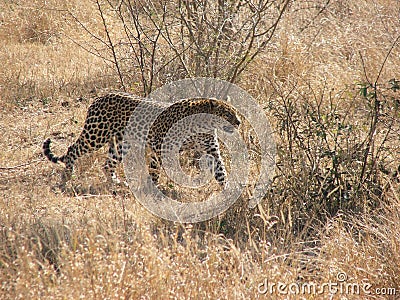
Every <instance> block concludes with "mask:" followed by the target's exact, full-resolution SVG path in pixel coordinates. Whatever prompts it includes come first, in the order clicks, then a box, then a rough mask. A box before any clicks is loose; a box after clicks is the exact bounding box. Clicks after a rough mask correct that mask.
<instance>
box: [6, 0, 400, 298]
mask: <svg viewBox="0 0 400 300" xmlns="http://www.w3.org/2000/svg"><path fill="white" fill-rule="evenodd" d="M324 3H328V5H326V6H324ZM67 10H68V11H69V12H73V14H74V15H75V16H76V17H77V18H79V20H81V21H82V22H84V23H85V24H86V25H87V26H90V28H91V30H93V32H96V33H97V34H99V36H101V35H102V34H104V32H103V28H102V25H101V20H100V18H99V15H98V12H97V11H96V6H95V5H94V3H93V2H91V1H69V2H68V4H64V2H62V1H59V0H52V1H39V0H36V1H30V2H29V4H27V3H26V2H25V1H4V0H3V1H1V2H0V40H1V44H2V47H1V48H0V61H1V62H2V67H1V68H0V69H1V72H0V97H1V98H0V105H1V108H0V131H1V133H2V134H1V139H0V143H1V152H0V174H1V175H0V199H1V201H0V229H1V231H0V279H1V280H0V282H1V288H0V298H1V299H51V298H57V299H59V298H67V299H77V298H89V299H117V298H125V299H160V298H161V299H163V298H173V299H175V298H176V299H181V298H186V299H192V298H193V299H203V298H211V299H219V298H223V299H231V298H233V299H258V298H261V299H277V298H279V297H281V298H282V299H283V298H284V297H288V298H290V299H303V298H306V299H328V298H329V293H328V292H325V293H324V294H318V295H311V294H304V295H283V294H279V293H278V292H277V291H276V289H275V291H274V293H272V294H271V293H269V292H267V293H266V294H263V293H260V292H259V291H258V289H259V288H263V287H265V286H263V285H260V284H264V283H265V281H266V280H268V282H269V283H278V282H281V283H286V284H290V283H296V284H302V283H311V282H314V283H316V284H319V285H322V284H324V283H328V282H329V281H331V282H337V278H336V276H337V274H338V273H339V272H345V273H346V274H347V277H348V278H347V282H349V283H358V284H361V283H363V282H364V283H365V282H367V283H371V284H372V288H371V289H370V291H371V292H373V293H374V294H371V295H369V294H362V293H361V294H360V295H357V294H354V293H353V294H351V293H350V294H340V293H339V292H337V293H336V294H335V295H334V299H339V298H340V296H343V297H344V296H346V297H347V298H348V299H388V298H389V299H396V298H398V297H399V296H398V295H399V294H400V261H399V258H398V253H399V249H400V236H399V232H400V199H399V193H400V184H399V180H400V178H399V176H400V175H399V172H400V166H399V162H400V141H399V132H400V128H399V120H400V115H399V91H398V90H397V89H396V88H394V84H392V83H390V80H391V79H393V78H395V79H398V77H399V75H398V66H399V65H400V48H399V47H400V46H399V45H398V44H396V45H393V42H394V41H395V39H396V38H397V36H398V34H399V33H398V29H397V28H399V19H398V11H399V10H400V6H399V3H398V1H395V0H393V1H391V0H374V1H372V0H371V1H369V0H368V1H362V0H357V1H351V2H350V1H340V0H335V1H324V2H323V1H293V2H292V3H291V5H290V7H289V10H288V11H287V12H286V14H285V17H284V18H283V20H282V23H281V24H280V26H279V28H278V30H277V32H276V33H275V36H274V38H273V40H272V41H271V43H270V45H269V47H268V48H267V50H266V51H265V52H264V53H263V54H262V55H261V56H259V57H258V58H257V61H256V62H254V63H253V64H252V65H251V67H250V68H249V69H248V70H247V71H246V72H245V73H243V74H242V76H241V78H240V81H239V83H238V84H239V85H240V86H241V87H243V88H244V89H246V90H247V91H249V92H250V93H251V94H252V95H253V96H254V97H255V98H256V99H257V100H258V101H259V102H260V104H262V105H263V106H264V108H265V112H266V114H267V115H268V117H269V120H270V122H271V124H272V126H273V128H274V129H275V137H276V141H277V145H278V155H277V168H276V178H275V179H274V182H273V184H272V185H271V188H270V190H269V192H268V194H267V195H266V198H265V200H264V201H263V202H262V204H261V205H260V206H259V207H257V208H255V209H254V210H249V209H247V207H246V205H245V204H246V199H245V197H243V199H240V201H238V203H236V204H235V205H234V207H232V208H231V209H230V210H229V211H228V212H226V213H225V214H224V215H222V216H220V217H218V218H216V219H214V220H211V221H209V222H205V223H202V224H195V225H185V226H183V225H179V224H171V223H168V222H165V221H161V220H159V219H157V218H156V217H154V216H152V215H151V214H149V213H148V212H147V211H146V210H145V209H144V208H142V207H141V206H140V204H138V203H136V202H135V199H134V198H133V196H132V195H131V193H130V192H129V190H128V189H127V188H121V189H120V190H118V191H117V192H116V193H112V191H110V190H109V189H108V188H107V187H104V184H103V180H104V177H103V175H102V172H101V166H102V164H103V160H104V154H103V153H101V152H100V153H96V154H94V155H92V156H90V157H87V158H85V159H82V160H80V161H79V162H78V164H77V170H76V172H75V176H74V178H73V179H72V182H71V183H70V185H69V188H68V189H67V190H66V191H64V192H62V191H60V189H58V188H57V182H58V181H59V174H60V171H61V167H59V166H55V165H52V164H50V163H49V162H48V161H47V160H45V159H44V158H43V156H42V154H41V151H42V150H41V147H42V142H43V140H44V139H45V138H47V137H49V136H51V137H52V138H53V139H54V140H55V145H54V152H56V153H62V152H63V151H65V149H66V148H67V146H68V145H69V144H71V143H72V142H73V141H74V139H75V138H76V137H77V135H78V134H79V132H80V130H81V126H82V124H83V122H84V118H85V114H86V109H87V107H88V105H89V103H90V98H91V97H92V96H94V95H95V94H96V93H98V92H100V91H104V90H108V89H114V88H117V87H118V77H117V74H116V72H115V70H114V69H113V66H112V65H109V64H107V63H105V62H104V61H103V60H102V59H101V58H99V57H96V56H94V55H92V54H90V53H88V52H87V51H85V50H84V49H82V48H80V47H79V46H77V42H78V43H79V44H81V45H85V43H86V42H87V37H86V36H85V35H84V32H82V28H81V26H79V24H76V22H75V21H74V19H73V18H71V15H70V14H68V13H67ZM110 22H112V19H110ZM115 26H117V22H116V23H115ZM117 29H118V28H117V27H116V28H114V29H113V30H114V31H113V33H114V34H116V35H118V30H117ZM392 46H393V49H392V50H391V52H390V55H389V56H387V55H388V53H389V51H390V49H391V47H392ZM99 49H101V48H100V47H99ZM386 56H387V59H386ZM385 59H386V61H385ZM382 67H383V68H382ZM378 74H379V75H378ZM378 76H379V78H378ZM377 79H378V82H377V84H378V85H377V86H376V88H374V86H372V87H371V86H369V84H368V81H370V82H371V83H375V80H377ZM392 82H393V81H392ZM130 86H131V87H132V88H131V89H132V90H133V91H135V87H136V86H137V82H135V81H132V82H130ZM138 90H139V88H138ZM377 104H379V105H378V106H379V107H377ZM376 117H378V118H377V121H376V122H375V121H374V120H375V119H374V118H376ZM374 122H375V126H376V128H375V130H374V134H373V135H372V136H370V131H371V126H372V124H374ZM368 141H370V142H371V143H369V144H368ZM367 146H369V147H367ZM366 149H368V151H367V152H366ZM120 171H121V172H120V173H121V176H123V174H122V170H120ZM376 288H396V289H397V291H396V293H397V296H396V295H392V296H388V295H378V294H376V292H377V291H379V290H376ZM381 291H386V292H390V290H381ZM289 296H290V297H289Z"/></svg>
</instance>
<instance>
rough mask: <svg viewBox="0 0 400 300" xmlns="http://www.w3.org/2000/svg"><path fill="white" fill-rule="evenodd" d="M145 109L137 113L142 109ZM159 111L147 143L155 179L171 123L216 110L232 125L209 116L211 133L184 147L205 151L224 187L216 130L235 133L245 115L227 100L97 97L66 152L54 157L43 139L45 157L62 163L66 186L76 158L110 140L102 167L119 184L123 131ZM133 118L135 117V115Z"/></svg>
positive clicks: (190, 139) (48, 141)
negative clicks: (173, 101)
mask: <svg viewBox="0 0 400 300" xmlns="http://www.w3.org/2000/svg"><path fill="white" fill-rule="evenodd" d="M139 106H140V107H141V108H143V107H144V110H143V111H141V113H140V114H139V115H138V114H134V111H135V109H137V108H138V107H139ZM155 110H158V111H161V113H160V114H159V115H158V116H157V117H156V119H155V120H154V121H153V123H152V124H151V127H150V129H149V131H148V136H147V138H146V139H147V140H146V143H147V146H148V148H149V149H150V150H151V152H152V154H151V160H150V164H149V166H148V167H149V173H150V175H151V178H152V180H153V182H155V183H157V182H158V180H159V174H160V168H161V167H162V159H161V155H162V144H163V141H164V139H165V138H166V137H167V134H168V131H169V130H170V129H171V128H172V127H173V125H174V124H175V123H176V122H178V121H180V120H182V119H184V118H186V117H190V116H193V115H201V114H212V115H215V116H217V117H220V118H222V120H225V121H227V122H228V123H229V125H226V123H224V125H221V126H219V124H217V123H215V122H211V121H210V119H209V118H205V124H204V128H206V129H208V131H207V130H206V131H204V132H200V133H198V132H197V133H193V134H192V135H190V136H189V137H188V139H187V140H185V142H184V143H183V145H182V148H181V149H180V150H185V149H190V148H191V147H194V148H196V151H203V152H205V153H206V154H207V155H209V156H210V157H211V163H209V164H208V166H209V169H210V172H211V173H212V174H213V175H214V178H215V180H216V181H217V182H218V183H219V184H220V185H221V186H224V185H225V184H226V177H227V171H226V168H225V164H224V161H223V159H222V156H221V151H220V145H219V141H218V135H217V129H218V128H219V127H221V128H219V129H220V130H223V131H224V132H226V133H228V134H231V133H232V132H233V131H234V130H235V129H238V128H239V126H240V124H241V119H240V116H239V114H238V112H237V111H236V109H235V108H234V107H233V106H232V105H230V103H229V101H226V100H220V99H214V98H201V97H199V98H189V99H183V100H179V101H177V102H175V103H173V104H172V105H171V103H166V102H160V101H153V100H151V99H148V98H142V97H139V96H136V95H133V94H130V93H125V92H110V93H108V94H105V95H103V96H99V97H97V98H95V100H94V101H93V103H92V104H91V105H90V106H89V108H88V110H87V115H86V119H85V122H84V125H83V129H82V131H81V133H80V135H79V136H78V138H77V139H76V141H75V142H74V143H73V144H72V145H70V146H69V147H68V149H67V151H66V153H65V154H64V155H62V156H56V155H55V154H54V153H53V152H52V151H51V149H50V144H51V139H50V138H48V139H46V140H45V141H44V143H43V154H44V156H45V157H46V158H47V159H48V160H50V161H51V162H53V163H59V162H61V163H63V164H64V165H65V169H64V171H63V174H62V182H63V183H64V184H65V183H66V182H67V181H69V180H70V179H71V176H72V174H73V170H74V164H75V161H76V160H77V159H79V158H81V157H83V156H84V155H87V154H90V153H92V152H94V151H96V150H99V149H100V148H102V147H104V146H105V145H107V144H108V157H107V159H106V162H105V164H104V166H103V171H104V173H105V175H106V178H107V181H108V182H120V181H119V179H118V178H117V176H116V167H117V164H118V163H120V162H121V161H122V158H123V155H124V154H126V151H129V150H127V149H125V147H124V134H125V130H127V126H128V127H129V126H130V130H137V128H140V124H142V123H143V119H144V118H145V117H146V115H148V114H151V113H152V112H154V111H155ZM133 116H135V118H136V119H132V117H133Z"/></svg>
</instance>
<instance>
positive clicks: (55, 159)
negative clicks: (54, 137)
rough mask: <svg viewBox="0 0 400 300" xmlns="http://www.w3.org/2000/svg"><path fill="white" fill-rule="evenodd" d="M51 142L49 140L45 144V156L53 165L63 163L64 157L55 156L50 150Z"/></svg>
mask: <svg viewBox="0 0 400 300" xmlns="http://www.w3.org/2000/svg"><path fill="white" fill-rule="evenodd" d="M50 143H51V140H50V139H47V140H45V141H44V143H43V154H44V155H45V156H46V157H47V158H48V159H49V160H50V161H51V162H53V163H58V162H59V161H61V162H63V160H64V159H63V158H64V156H60V157H59V156H55V155H54V154H53V152H51V150H50Z"/></svg>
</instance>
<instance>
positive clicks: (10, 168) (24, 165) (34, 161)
mask: <svg viewBox="0 0 400 300" xmlns="http://www.w3.org/2000/svg"><path fill="white" fill-rule="evenodd" d="M40 161H42V159H35V160H32V161H30V162H27V163H23V164H20V165H16V166H11V167H0V170H13V169H18V168H22V167H26V166H29V165H31V164H34V163H37V162H40Z"/></svg>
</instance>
